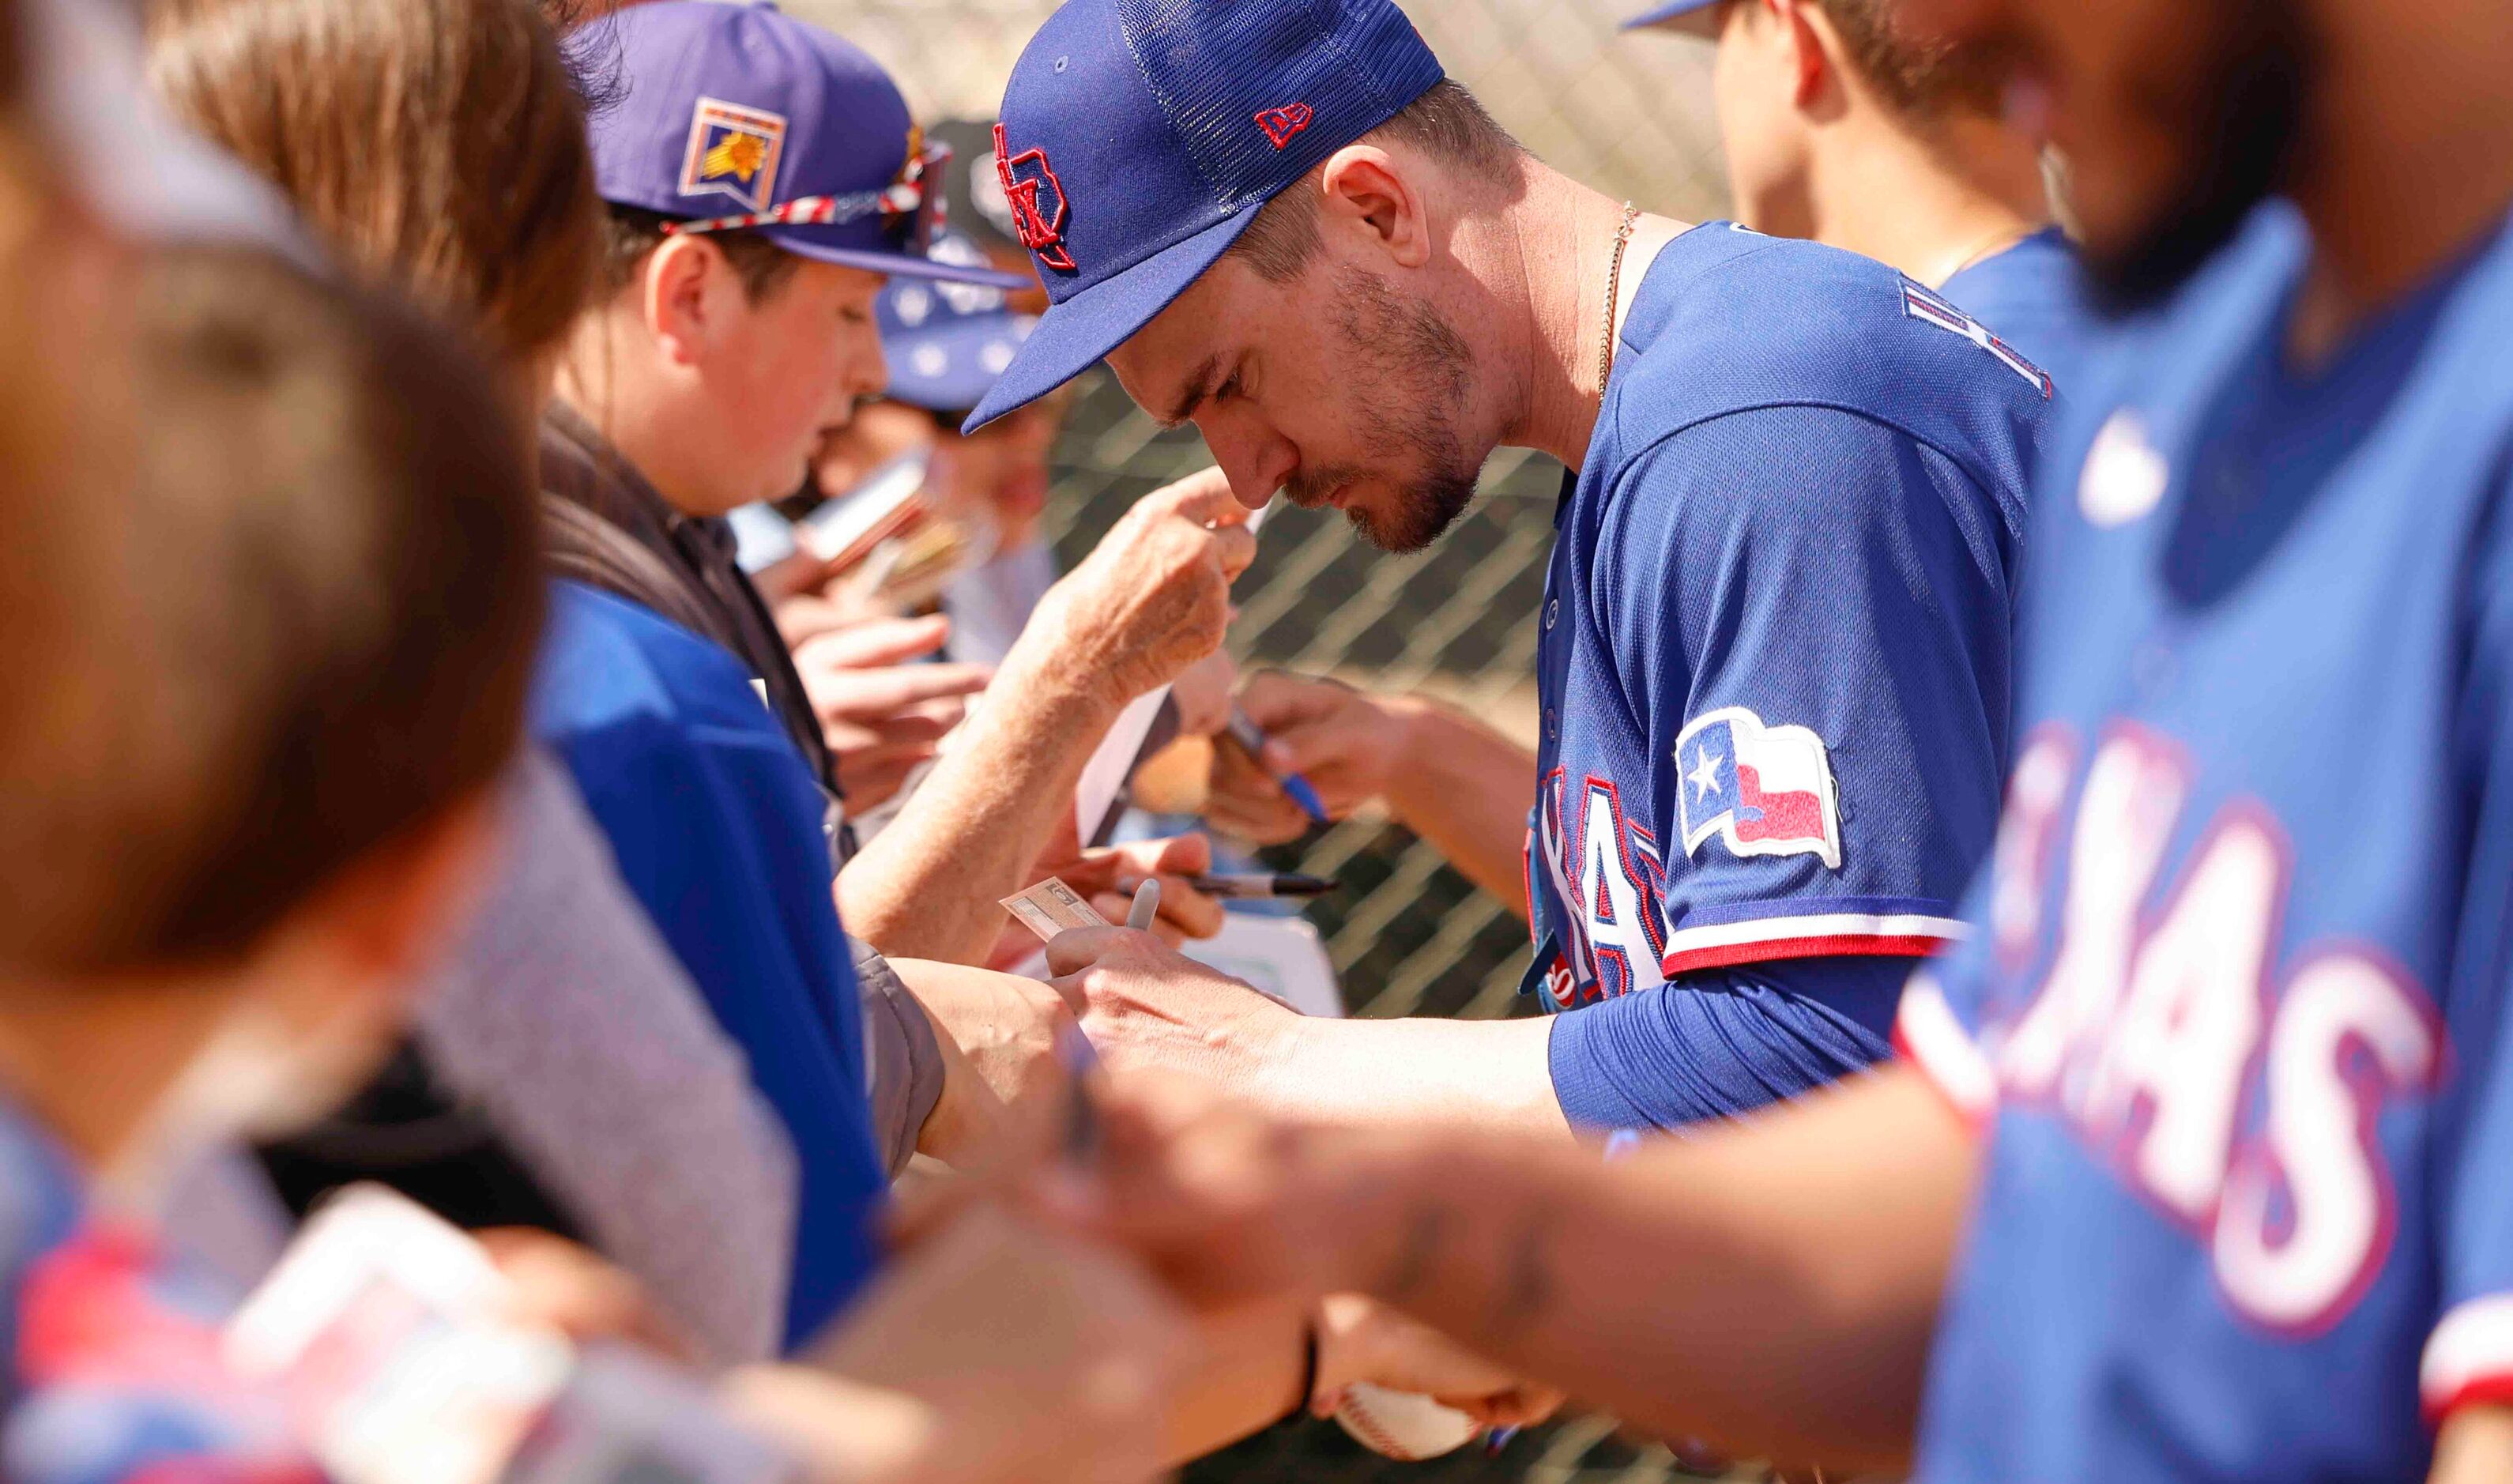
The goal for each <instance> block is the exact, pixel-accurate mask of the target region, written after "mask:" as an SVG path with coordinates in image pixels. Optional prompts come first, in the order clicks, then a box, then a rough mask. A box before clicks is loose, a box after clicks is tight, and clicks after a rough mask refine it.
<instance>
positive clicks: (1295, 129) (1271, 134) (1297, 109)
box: [1257, 103, 1317, 149]
mask: <svg viewBox="0 0 2513 1484" xmlns="http://www.w3.org/2000/svg"><path fill="white" fill-rule="evenodd" d="M1315 117H1317V114H1316V112H1315V111H1314V110H1312V109H1311V108H1310V107H1309V105H1308V104H1306V103H1293V104H1290V105H1289V106H1287V107H1282V108H1268V109H1266V110H1264V111H1263V112H1261V113H1259V114H1257V128H1259V129H1262V130H1264V131H1265V138H1267V139H1269V140H1273V141H1274V147H1275V148H1277V149H1281V148H1283V147H1284V146H1285V145H1287V144H1289V143H1291V142H1292V136H1294V135H1296V134H1297V133H1299V132H1300V131H1301V130H1303V129H1306V128H1307V127H1309V120H1311V119H1313V118H1315Z"/></svg>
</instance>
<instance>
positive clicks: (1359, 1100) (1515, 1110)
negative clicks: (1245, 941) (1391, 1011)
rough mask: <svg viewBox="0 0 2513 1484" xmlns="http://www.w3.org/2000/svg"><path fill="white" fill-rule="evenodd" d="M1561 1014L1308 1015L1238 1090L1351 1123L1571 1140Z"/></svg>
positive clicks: (1294, 1112) (1283, 1107)
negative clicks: (1557, 1057) (1560, 1094)
mask: <svg viewBox="0 0 2513 1484" xmlns="http://www.w3.org/2000/svg"><path fill="white" fill-rule="evenodd" d="M1553 1019H1554V1018H1553V1017H1551V1016H1539V1017H1535V1018H1532V1019H1527V1020H1516V1021H1446V1020H1430V1019H1415V1020H1401V1021H1322V1020H1321V1021H1298V1022H1293V1023H1291V1026H1292V1033H1291V1034H1290V1035H1288V1036H1287V1037H1286V1039H1285V1040H1284V1041H1283V1042H1282V1044H1280V1045H1279V1046H1277V1047H1275V1048H1273V1049H1272V1052H1271V1054H1270V1055H1267V1056H1266V1057H1264V1059H1263V1061H1262V1063H1261V1064H1260V1066H1259V1068H1258V1070H1257V1072H1256V1074H1255V1075H1254V1076H1252V1077H1251V1078H1249V1079H1247V1081H1246V1082H1245V1083H1244V1084H1241V1085H1239V1086H1238V1087H1237V1088H1236V1090H1237V1091H1239V1092H1240V1093H1241V1094H1242V1095H1243V1096H1246V1097H1248V1098H1249V1099H1251V1100H1252V1101H1254V1102H1257V1103H1260V1104H1262V1105H1265V1106H1267V1107H1269V1108H1271V1109H1274V1110H1276V1111H1278V1112H1281V1113H1283V1114H1285V1115H1286V1116H1290V1117H1296V1118H1300V1119H1303V1120H1306V1121H1309V1122H1317V1123H1333V1124H1336V1125H1339V1126H1342V1127H1346V1128H1391V1129H1404V1128H1416V1127H1419V1126H1421V1125H1422V1124H1424V1123H1425V1122H1440V1123H1449V1124H1459V1125H1468V1126H1472V1127H1474V1128H1477V1129H1482V1130H1488V1131H1491V1132H1495V1133H1513V1134H1533V1135H1539V1136H1545V1137H1552V1138H1561V1137H1563V1136H1566V1135H1568V1134H1569V1133H1570V1131H1571V1126H1570V1124H1569V1123H1568V1122H1567V1121H1566V1120H1565V1119H1564V1118H1563V1116H1562V1104H1561V1103H1560V1102H1559V1101H1558V1100H1557V1099H1556V1098H1555V1097H1554V1094H1553V1073H1552V1066H1551V1063H1550V1060H1549V1057H1548V1055H1547V1048H1548V1047H1549V1045H1550V1044H1551V1037H1552V1032H1553Z"/></svg>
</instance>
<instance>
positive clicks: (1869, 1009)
mask: <svg viewBox="0 0 2513 1484" xmlns="http://www.w3.org/2000/svg"><path fill="white" fill-rule="evenodd" d="M1908 972H1909V967H1908V965H1906V964H1904V963H1903V962H1902V961H1901V960H1900V959H1891V958H1811V959H1793V960H1787V961H1783V962H1778V963H1767V964H1752V965H1746V966H1741V967H1737V968H1733V969H1704V970H1701V971H1699V972H1697V973H1694V974H1689V975H1686V976H1685V977H1684V978H1683V980H1681V981H1680V982H1678V983H1674V984H1670V985H1667V986H1666V987H1664V988H1660V989H1653V990H1646V991H1644V992H1642V993H1639V994H1625V995H1618V996H1616V998H1614V999H1610V1000H1606V1001H1603V1002H1602V1003H1599V1004H1595V1005H1590V1006H1587V1007H1585V1008H1584V1009H1581V1010H1580V1011H1578V1012H1577V1013H1576V1014H1574V1015H1565V1016H1560V1017H1557V1018H1556V1019H1555V1021H1554V1024H1553V1040H1552V1046H1551V1050H1550V1053H1549V1055H1550V1059H1551V1062H1552V1070H1553V1092H1554V1096H1555V1097H1557V1098H1558V1099H1560V1100H1561V1103H1562V1112H1563V1115H1564V1116H1565V1117H1567V1118H1569V1119H1570V1120H1571V1124H1572V1126H1573V1127H1575V1128H1580V1129H1593V1130H1602V1131H1611V1130H1615V1129H1649V1128H1655V1129H1668V1130H1672V1129H1679V1128H1682V1127H1684V1126H1685V1125H1687V1124H1693V1123H1700V1122H1704V1121H1706V1120H1710V1119H1715V1118H1729V1117H1735V1115H1737V1114H1740V1113H1748V1112H1752V1111H1753V1110H1754V1109H1756V1108H1759V1107H1762V1106H1765V1105H1766V1104H1769V1103H1778V1102H1781V1101H1783V1100H1785V1099H1789V1098H1794V1097H1797V1096H1798V1095H1799V1094H1801V1093H1810V1092H1813V1091H1815V1089H1816V1088H1818V1087H1821V1086H1823V1085H1824V1084H1826V1083H1829V1082H1837V1081H1839V1080H1840V1079H1842V1078H1843V1077H1846V1076H1849V1075H1850V1074H1851V1073H1853V1072H1855V1071H1859V1070H1862V1069H1864V1068H1865V1067H1867V1066H1869V1065H1872V1064H1873V1063H1876V1062H1878V1061H1880V1060H1882V1059H1883V1058H1884V1057H1885V1056H1886V1055H1887V1053H1888V1049H1889V1047H1888V1042H1887V1039H1886V1035H1887V1026H1888V1024H1889V1023H1890V1022H1891V1021H1892V1019H1893V1007H1894V1005H1895V1000H1896V998H1897V997H1898V996H1899V995H1900V993H1901V988H1902V980H1903V977H1904V975H1905V974H1907V973H1908Z"/></svg>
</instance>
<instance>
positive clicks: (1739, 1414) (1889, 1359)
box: [1367, 1070, 1973, 1467]
mask: <svg viewBox="0 0 2513 1484" xmlns="http://www.w3.org/2000/svg"><path fill="white" fill-rule="evenodd" d="M1972 1169H1973V1158H1972V1139H1971V1135H1970V1134H1969V1132H1968V1131H1967V1130H1965V1129H1964V1128H1963V1126H1962V1125H1961V1124H1960V1123H1959V1122H1957V1121H1956V1119H1955V1118H1954V1116H1953V1115H1952V1114H1951V1113H1950V1112H1949V1111H1947V1109H1946V1108H1945V1107H1944V1106H1943V1105H1942V1104H1941V1103H1939V1102H1938V1101H1937V1100H1936V1097H1935V1094H1934V1093H1933V1092H1932V1091H1931V1090H1930V1089H1928V1088H1927V1087H1926V1086H1925V1085H1924V1084H1923V1083H1922V1082H1921V1081H1920V1079H1919V1078H1918V1077H1917V1076H1916V1075H1914V1074H1911V1073H1909V1072H1907V1071H1901V1070H1893V1071H1886V1072H1882V1073H1877V1074H1874V1075H1871V1076H1868V1077H1864V1078H1861V1079H1859V1080H1858V1081H1857V1082H1856V1083H1854V1084H1850V1085H1846V1086H1844V1087H1843V1088H1841V1089H1839V1090H1836V1091H1834V1092H1829V1093H1825V1094H1820V1095H1817V1096H1816V1097H1814V1098H1811V1099H1808V1100H1806V1101H1803V1102H1801V1103H1797V1104H1793V1105H1792V1106H1790V1107H1788V1108H1785V1109H1782V1110H1780V1111H1778V1112H1776V1113H1775V1114H1772V1115H1770V1116H1769V1117H1768V1118H1766V1119H1764V1120H1762V1121H1760V1122H1758V1123H1756V1124H1753V1125H1750V1126H1745V1127H1740V1128H1737V1129H1735V1130H1732V1131H1728V1132H1725V1133H1722V1134H1719V1135H1718V1136H1716V1137H1713V1138H1707V1139H1701V1140H1696V1141H1683V1142H1672V1141H1671V1142H1668V1143H1663V1144H1661V1145H1659V1146H1657V1147H1656V1148H1655V1149H1653V1150H1651V1151H1650V1152H1647V1153H1644V1154H1642V1155H1639V1156H1637V1157H1635V1158H1632V1159H1629V1160H1624V1161H1619V1162H1616V1163H1615V1164H1611V1165H1609V1164H1603V1163H1600V1162H1598V1161H1597V1160H1595V1159H1594V1158H1593V1157H1592V1156H1585V1155H1583V1154H1581V1153H1580V1152H1578V1151H1576V1150H1573V1149H1571V1148H1569V1147H1567V1146H1566V1147H1563V1148H1561V1149H1559V1150H1558V1151H1556V1150H1546V1149H1542V1148H1539V1147H1532V1146H1528V1145H1524V1144H1522V1145H1518V1146H1515V1147H1511V1146H1505V1145H1498V1146H1496V1145H1495V1144H1493V1143H1491V1142H1490V1141H1488V1140H1484V1139H1480V1138H1473V1137H1456V1136H1452V1137H1450V1138H1448V1139H1447V1140H1446V1141H1445V1142H1444V1146H1443V1148H1442V1149H1441V1150H1440V1152H1439V1153H1438V1154H1437V1155H1436V1156H1428V1155H1426V1156H1421V1157H1415V1158H1410V1159H1407V1160H1405V1161H1403V1162H1402V1164H1401V1165H1400V1166H1399V1168H1397V1169H1395V1170H1392V1171H1377V1170H1374V1171H1372V1172H1370V1176H1369V1178H1370V1179H1371V1181H1372V1183H1373V1184H1374V1185H1376V1186H1377V1187H1379V1191H1380V1193H1378V1194H1376V1195H1375V1196H1373V1197H1371V1198H1372V1199H1375V1200H1376V1201H1378V1202H1379V1203H1380V1204H1379V1207H1378V1215H1377V1216H1376V1217H1375V1218H1374V1219H1373V1220H1372V1221H1371V1222H1370V1223H1369V1225H1370V1227H1371V1229H1373V1230H1375V1231H1380V1232H1384V1233H1390V1234H1391V1235H1389V1236H1388V1237H1387V1238H1386V1239H1385V1241H1384V1242H1383V1243H1382V1250H1381V1251H1380V1252H1379V1253H1378V1254H1377V1255H1376V1256H1375V1257H1374V1258H1373V1260H1372V1262H1371V1264H1370V1265H1371V1266H1372V1268H1373V1269H1374V1271H1373V1272H1372V1274H1371V1275H1370V1278H1369V1282H1368V1285H1367V1286H1368V1288H1369V1290H1370V1291H1371V1292H1372V1293H1373V1294H1374V1295H1375V1296H1376V1297H1377V1298H1379V1299H1381V1300H1383V1301H1385V1302H1387V1303H1390V1304H1396V1305H1397V1306H1399V1307H1402V1308H1404V1309H1406V1310H1408V1311H1410V1312H1412V1313H1413V1314H1415V1315H1416V1317H1418V1318H1420V1319H1422V1320H1424V1321H1425V1322H1427V1323H1430V1324H1432V1325H1434V1326H1436V1327H1438V1328H1440V1329H1442V1330H1445V1331H1446V1332H1448V1333H1449V1334H1450V1335H1452V1336H1454V1337H1456V1339H1457V1340H1458V1341H1460V1342H1462V1343H1463V1344H1466V1345H1467V1346H1469V1347H1470V1348H1472V1349H1474V1350H1476V1351H1478V1352H1480V1353H1483V1354H1485V1355H1488V1356H1490V1357H1491V1358H1493V1359H1494V1360H1496V1361H1498V1362H1500V1363H1502V1364H1505V1365H1509V1366H1512V1367H1514V1368H1517V1369H1520V1370H1523V1371H1525V1372H1527V1373H1528V1374H1530V1375H1533V1376H1536V1377H1540V1378H1542V1379H1543V1380H1545V1381H1548V1382H1551V1383H1553V1384H1558V1385H1560V1386H1563V1387H1565V1388H1566V1389H1568V1390H1570V1391H1571V1392H1572V1393H1573V1394H1574V1395H1576V1396H1578V1397H1580V1398H1581V1399H1583V1400H1585V1401H1588V1402H1591V1403H1594V1404H1599V1405H1603V1406H1605V1407H1607V1408H1610V1409H1612V1410H1613V1411H1615V1412H1616V1414H1617V1415H1619V1416H1621V1417H1622V1418H1623V1419H1625V1420H1626V1422H1627V1423H1629V1424H1633V1425H1635V1426H1637V1427H1640V1428H1643V1429H1645V1430H1653V1431H1656V1432H1659V1433H1662V1434H1669V1435H1673V1434H1689V1435H1694V1436H1700V1437H1704V1438H1707V1439H1709V1440H1711V1441H1712V1442H1714V1443H1717V1444H1719V1445H1721V1446H1724V1447H1727V1448H1730V1449H1733V1450H1735V1451H1736V1452H1738V1453H1743V1454H1766V1455H1770V1456H1773V1457H1777V1458H1780V1459H1784V1460H1789V1461H1803V1462H1812V1463H1820V1464H1830V1465H1834V1466H1853V1467H1869V1466H1879V1467H1891V1466H1895V1465H1896V1464H1899V1463H1901V1462H1902V1461H1903V1459H1904V1457H1905V1456H1906V1454H1907V1451H1908V1449H1909V1447H1910V1439H1911V1428H1912V1423H1913V1419H1914V1418H1915V1416H1916V1414H1917V1411H1918V1407H1919V1399H1920V1384H1921V1377H1922V1374H1923V1372H1924V1370H1925V1368H1926V1362H1927V1355H1928V1343H1929V1337H1930V1334H1931V1332H1932V1330H1933V1328H1934V1325H1935V1315H1936V1310H1937V1302H1938V1297H1939V1293H1940V1290H1941V1288H1942V1285H1943V1282H1944V1275H1945V1272H1946V1269H1947V1265H1948V1263H1950V1261H1951V1258H1952V1253H1953V1250H1954V1244H1955V1240H1956V1235H1957V1230H1958V1226H1959V1223H1960V1221H1961V1218H1962V1213H1963V1211H1964V1209H1965V1206H1966V1203H1967V1200H1968V1192H1969V1185H1970V1182H1971V1176H1972Z"/></svg>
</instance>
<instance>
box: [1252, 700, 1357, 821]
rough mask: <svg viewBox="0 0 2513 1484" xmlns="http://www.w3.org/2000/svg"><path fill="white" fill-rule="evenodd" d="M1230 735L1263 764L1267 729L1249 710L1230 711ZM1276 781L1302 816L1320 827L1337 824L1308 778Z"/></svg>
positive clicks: (1294, 776) (1292, 775)
mask: <svg viewBox="0 0 2513 1484" xmlns="http://www.w3.org/2000/svg"><path fill="white" fill-rule="evenodd" d="M1230 736H1231V740H1232V741H1234V742H1238V743H1239V745H1241V746H1243V747H1245V748H1247V749H1248V755H1249V756H1250V757H1253V758H1256V759H1257V762H1258V763H1259V765H1260V766H1261V765H1262V763H1263V761H1264V757H1265V732H1264V729H1263V728H1261V727H1259V726H1257V723H1256V722H1255V721H1253V720H1251V719H1250V717H1249V715H1248V713H1247V712H1246V711H1243V710H1241V709H1240V708H1239V707H1238V706H1236V705H1233V706H1232V707H1231V708H1230ZM1274 782H1278V783H1280V784H1282V785H1283V793H1284V796H1285V797H1287V798H1289V799H1290V800H1291V801H1292V802H1293V803H1295V804H1297V805H1299V806H1300V813H1302V814H1304V815H1307V816H1308V817H1309V819H1310V820H1311V821H1313V822H1316V823H1320V824H1332V823H1334V821H1333V820H1330V819H1328V818H1327V806H1326V801H1325V800H1323V799H1321V798H1319V797H1318V790H1317V788H1316V786H1315V785H1313V784H1312V783H1310V782H1309V781H1308V780H1307V779H1304V778H1302V777H1300V776H1299V775H1298V774H1296V773H1283V774H1277V775H1276V776H1275V779H1274Z"/></svg>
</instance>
